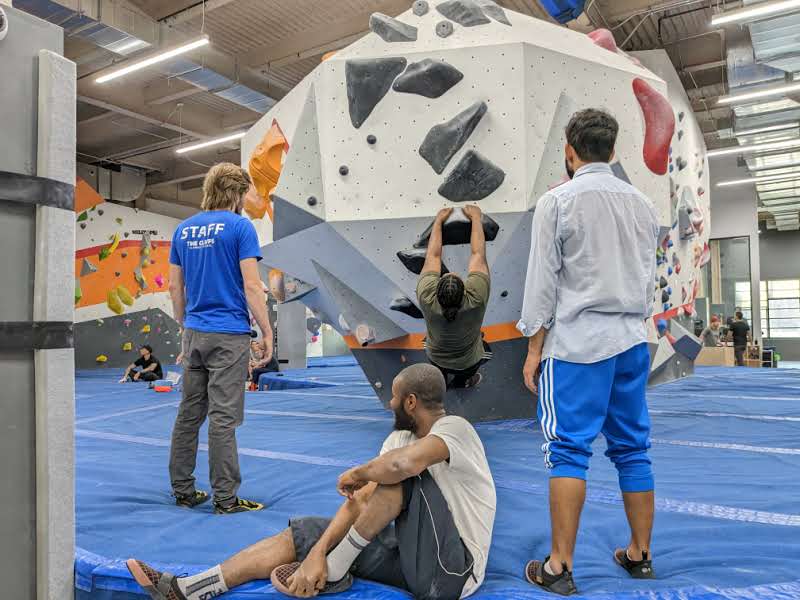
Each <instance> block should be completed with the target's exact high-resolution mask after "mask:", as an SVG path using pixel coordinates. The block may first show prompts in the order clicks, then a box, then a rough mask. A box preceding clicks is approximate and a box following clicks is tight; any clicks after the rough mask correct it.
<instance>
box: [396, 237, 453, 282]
mask: <svg viewBox="0 0 800 600" xmlns="http://www.w3.org/2000/svg"><path fill="white" fill-rule="evenodd" d="M429 235H430V234H429ZM426 254H427V249H426V248H424V247H423V248H414V249H413V250H408V251H405V250H401V251H400V252H398V253H397V258H399V259H400V262H401V263H403V266H405V268H406V269H408V270H409V271H411V272H412V273H414V274H415V275H419V274H420V273H422V267H423V266H425V255H426ZM449 272H450V271H449V270H448V269H447V267H446V266H445V265H444V263H442V275H446V274H447V273H449Z"/></svg>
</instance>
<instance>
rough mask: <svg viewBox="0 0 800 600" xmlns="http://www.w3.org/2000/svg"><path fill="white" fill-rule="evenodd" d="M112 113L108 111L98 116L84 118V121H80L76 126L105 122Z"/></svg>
mask: <svg viewBox="0 0 800 600" xmlns="http://www.w3.org/2000/svg"><path fill="white" fill-rule="evenodd" d="M113 115H114V113H113V112H112V111H110V110H108V111H106V112H104V113H100V114H99V115H94V116H91V117H86V118H85V119H81V120H79V121H78V126H81V125H91V124H92V123H97V122H98V121H105V120H106V119H107V118H108V117H110V116H113Z"/></svg>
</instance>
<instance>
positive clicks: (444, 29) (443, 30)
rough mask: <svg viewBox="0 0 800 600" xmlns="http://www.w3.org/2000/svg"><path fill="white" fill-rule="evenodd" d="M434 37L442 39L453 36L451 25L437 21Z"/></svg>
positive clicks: (447, 22)
mask: <svg viewBox="0 0 800 600" xmlns="http://www.w3.org/2000/svg"><path fill="white" fill-rule="evenodd" d="M436 35H438V36H439V37H442V38H446V37H448V36H451V35H453V24H452V23H451V22H450V21H439V22H438V23H437V24H436Z"/></svg>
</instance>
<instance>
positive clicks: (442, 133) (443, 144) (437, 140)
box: [419, 101, 489, 175]
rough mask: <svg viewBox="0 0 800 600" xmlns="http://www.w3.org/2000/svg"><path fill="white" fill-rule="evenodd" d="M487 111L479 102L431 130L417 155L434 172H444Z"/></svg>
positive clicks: (486, 107) (485, 106) (483, 104)
mask: <svg viewBox="0 0 800 600" xmlns="http://www.w3.org/2000/svg"><path fill="white" fill-rule="evenodd" d="M488 109H489V107H488V106H487V105H486V102H483V101H479V102H476V103H475V104H473V105H472V106H470V107H469V108H468V109H466V110H464V111H462V112H460V113H459V114H457V115H456V116H455V117H453V118H452V119H450V120H449V121H447V122H446V123H442V124H440V125H435V126H434V127H432V128H431V130H430V131H429V132H428V135H426V136H425V140H424V141H423V142H422V145H421V146H420V147H419V153H420V155H421V156H422V158H424V159H425V160H427V161H428V164H429V165H430V166H431V167H433V170H434V171H436V172H437V173H438V174H440V175H441V174H442V173H443V172H444V169H445V167H447V164H448V163H449V162H450V159H452V158H453V156H455V155H456V152H458V151H459V150H460V149H461V148H462V146H463V145H464V144H465V143H466V141H467V140H468V139H469V136H471V135H472V132H473V131H475V128H476V127H477V126H478V123H480V120H481V119H482V118H483V115H485V114H486V111H487V110H488Z"/></svg>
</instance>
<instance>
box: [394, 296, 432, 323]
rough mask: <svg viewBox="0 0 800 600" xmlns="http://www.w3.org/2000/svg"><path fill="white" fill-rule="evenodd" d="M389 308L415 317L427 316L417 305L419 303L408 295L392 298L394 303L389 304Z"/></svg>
mask: <svg viewBox="0 0 800 600" xmlns="http://www.w3.org/2000/svg"><path fill="white" fill-rule="evenodd" d="M389 310H396V311H397V312H401V313H403V314H406V315H408V316H409V317H413V318H415V319H424V318H425V316H424V315H423V314H422V311H421V310H420V309H419V308H418V307H417V305H416V304H414V303H413V302H412V301H411V300H409V299H408V298H406V297H402V298H396V299H394V300H392V303H391V304H390V305H389Z"/></svg>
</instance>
